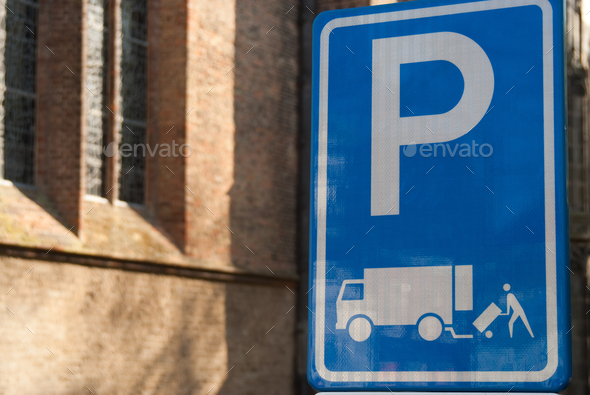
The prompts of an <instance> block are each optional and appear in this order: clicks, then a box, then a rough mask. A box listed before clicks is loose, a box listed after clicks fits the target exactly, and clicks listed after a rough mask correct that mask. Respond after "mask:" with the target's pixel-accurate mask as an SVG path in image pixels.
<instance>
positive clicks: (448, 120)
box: [371, 32, 494, 216]
mask: <svg viewBox="0 0 590 395" xmlns="http://www.w3.org/2000/svg"><path fill="white" fill-rule="evenodd" d="M434 60H446V61H448V62H451V63H452V64H454V65H455V66H457V68H458V69H459V70H460V71H461V74H462V75H463V80H464V84H465V85H464V86H465V87H464V91H463V96H462V97H461V100H460V101H459V103H457V105H456V106H455V107H454V108H453V109H452V110H450V111H449V112H446V113H444V114H437V115H424V116H414V117H403V118H402V117H400V65H401V64H405V63H418V62H428V61H434ZM493 93H494V71H493V70H492V65H491V63H490V60H489V58H488V56H487V55H486V53H485V52H484V51H483V49H482V48H481V47H480V46H479V45H477V44H476V43H475V42H474V41H473V40H471V39H470V38H468V37H466V36H464V35H461V34H458V33H451V32H442V33H430V34H420V35H414V36H403V37H391V38H382V39H377V40H373V93H372V100H373V103H372V130H371V135H372V143H371V144H372V148H371V215H372V216H375V215H397V214H399V193H400V174H399V173H400V170H399V167H400V157H399V152H400V146H402V145H408V144H410V143H412V144H414V143H415V144H430V143H440V142H445V141H450V140H454V139H456V138H459V137H461V136H463V135H464V134H466V133H467V132H469V131H470V130H471V129H472V128H473V127H474V126H475V125H477V124H478V123H479V121H480V120H481V119H482V118H483V116H484V115H485V114H486V111H487V109H488V107H489V105H490V102H491V101H492V96H493Z"/></svg>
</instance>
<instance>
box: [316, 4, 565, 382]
mask: <svg viewBox="0 0 590 395" xmlns="http://www.w3.org/2000/svg"><path fill="white" fill-rule="evenodd" d="M563 8H564V3H563V2H562V1H557V0H488V1H477V2H473V1H461V0H443V1H434V0H418V1H414V2H409V3H401V4H390V5H384V6H377V7H364V8H357V9H349V10H341V11H330V12H325V13H322V14H320V15H319V16H318V17H317V19H316V21H315V23H314V36H313V44H314V50H313V51H314V59H313V77H314V79H313V119H312V122H313V124H312V130H313V136H312V141H313V144H312V158H311V160H312V166H311V168H312V177H311V191H312V194H311V225H310V233H311V236H310V291H309V310H310V312H309V322H310V327H309V331H310V342H309V363H308V379H309V382H310V383H311V384H312V385H313V386H314V387H315V388H317V389H319V390H347V391H351V390H384V391H388V390H389V391H391V390H421V391H425V390H426V391H433V390H447V391H450V390H459V391H467V390H472V391H513V392H515V391H542V392H543V391H559V390H561V389H562V388H564V387H565V386H566V385H567V383H568V381H569V378H570V370H571V368H570V338H569V331H570V330H571V328H570V323H569V271H568V267H567V265H568V235H567V200H566V190H565V183H566V154H565V149H566V148H565V135H566V129H565V126H566V120H565V98H564V96H565V94H564V79H565V77H564V76H565V72H564V63H565V62H564V47H563V41H564V40H563V38H564V34H565V32H564V12H563Z"/></svg>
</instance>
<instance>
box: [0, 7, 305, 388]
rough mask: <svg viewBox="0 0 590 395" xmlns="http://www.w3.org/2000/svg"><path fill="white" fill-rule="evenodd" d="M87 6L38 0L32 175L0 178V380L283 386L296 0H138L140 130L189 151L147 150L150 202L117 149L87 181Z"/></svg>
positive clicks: (290, 339)
mask: <svg viewBox="0 0 590 395" xmlns="http://www.w3.org/2000/svg"><path fill="white" fill-rule="evenodd" d="M84 4H85V2H78V3H76V4H74V3H72V2H70V1H69V0H41V1H40V9H39V42H38V48H39V55H38V58H39V60H38V98H39V100H38V103H39V105H38V120H39V121H38V128H37V136H38V144H37V163H38V164H37V186H36V187H30V188H23V187H22V186H13V185H8V184H7V183H5V182H0V219H1V221H0V266H1V267H2V274H3V276H1V277H2V278H0V289H3V288H6V290H5V291H3V292H2V296H0V297H3V298H4V300H3V303H4V304H5V306H6V307H8V308H5V309H4V313H3V314H6V315H5V321H4V325H2V326H0V349H2V351H3V355H4V356H5V358H6V359H5V361H8V362H0V376H1V377H3V378H6V379H5V380H3V381H2V382H1V383H0V393H7V394H10V393H14V394H22V393H36V392H40V391H43V392H44V393H49V394H52V393H53V394H64V393H65V394H68V393H72V394H73V393H80V391H84V392H86V391H88V390H87V389H86V387H87V388H88V389H89V390H91V391H93V393H95V394H101V393H103V394H104V393H114V394H128V393H162V394H168V393H177V394H184V393H187V394H188V393H195V394H205V393H207V392H208V391H209V394H211V395H212V394H217V393H222V394H255V393H256V394H258V393H259V392H265V393H270V394H274V393H282V394H291V393H293V391H294V389H293V387H294V386H293V382H294V360H295V355H294V354H295V346H294V331H295V320H296V315H295V313H296V311H297V309H296V308H294V307H295V298H296V297H295V295H293V293H292V292H291V291H290V290H288V289H287V288H286V287H285V283H287V284H289V287H290V288H291V289H295V288H296V285H295V281H296V280H295V279H296V261H295V256H296V240H295V238H296V232H297V225H296V216H297V211H296V210H297V208H296V202H297V194H296V190H297V160H298V153H297V146H296V143H297V132H298V129H297V128H298V102H297V93H298V85H297V81H298V73H299V69H298V61H299V52H298V51H299V28H298V24H297V20H298V17H299V12H300V8H299V6H298V4H297V3H290V2H287V1H281V2H273V1H270V0H265V1H263V2H262V3H260V2H257V3H250V2H246V1H242V0H236V2H234V3H231V2H230V3H227V2H224V1H215V2H213V1H208V2H202V1H197V0H173V1H172V2H170V1H167V2H164V1H162V0H149V1H148V5H149V11H148V18H149V21H148V26H149V27H148V32H149V33H148V34H149V44H148V59H149V60H148V133H147V134H148V137H147V142H148V143H149V144H151V145H152V147H153V146H154V145H155V144H160V145H161V144H171V143H172V140H174V141H175V142H176V143H177V144H183V143H188V144H190V145H191V146H192V148H193V154H192V156H190V157H189V158H182V157H172V158H161V157H157V156H156V157H155V158H147V161H146V167H147V174H148V177H147V190H146V202H145V205H143V206H135V205H127V204H124V203H121V202H117V201H116V196H117V193H118V191H117V161H116V160H110V161H108V164H107V166H106V181H105V184H106V187H105V190H108V191H110V194H109V195H107V199H102V198H98V197H88V196H85V195H84V193H85V190H86V188H85V185H84V181H85V177H84V169H85V165H84V152H85V151H84V141H85V130H84V125H85V122H84V110H83V109H84V108H85V106H84V100H85V97H86V96H85V95H88V94H90V93H87V90H86V88H85V82H84V76H83V74H82V70H84V61H85V59H86V57H85V54H84V51H85V48H84V42H85V38H84V34H85V32H84V29H85V6H84ZM109 4H110V21H111V27H113V26H115V25H117V23H118V22H117V21H119V20H120V19H121V15H120V11H119V9H120V0H113V1H109ZM111 33H112V35H113V37H114V39H113V40H112V41H111V42H110V44H109V45H110V52H109V56H110V61H111V62H112V67H111V69H110V71H109V73H110V74H109V76H108V84H107V85H108V90H109V93H110V95H109V97H110V99H109V102H108V106H109V109H110V110H112V111H113V113H114V114H111V115H109V124H110V127H109V134H108V137H107V141H106V142H105V143H108V142H110V141H116V140H117V138H118V133H117V127H119V126H118V125H120V124H121V119H120V117H121V108H120V100H119V98H118V97H117V95H116V94H114V92H118V91H119V90H120V83H121V81H120V67H119V61H118V60H117V56H120V47H121V37H120V29H113V30H111ZM47 47H48V48H47ZM252 47H254V48H252ZM66 66H67V67H69V69H68V68H67V67H66ZM70 70H71V71H70ZM167 133H168V134H167ZM115 159H116V158H115ZM111 187H113V188H114V189H112V190H111ZM72 226H74V228H73V230H72V231H70V228H71V227H72ZM82 229H83V232H82ZM80 236H83V237H80ZM15 251H16V254H17V255H18V256H20V257H21V258H15V257H14V256H13V255H14V254H13V253H14V252H15ZM22 257H28V258H27V259H22ZM32 257H41V258H42V259H45V260H44V261H35V260H33V258H32ZM52 259H54V261H51V260H52ZM66 262H67V263H66ZM72 262H77V263H78V264H72ZM83 265H92V266H99V267H87V266H83ZM164 265H165V266H164ZM33 266H34V269H32V270H31V271H29V270H30V269H31V268H32V267H33ZM109 267H110V268H109ZM112 267H127V268H131V269H130V270H135V271H134V272H131V271H122V270H118V269H117V270H115V269H112ZM142 270H143V271H144V272H142ZM27 272H28V274H27ZM148 272H149V273H160V274H149V273H148ZM162 273H175V274H176V275H167V274H162ZM194 273H197V274H196V275H194ZM182 276H184V277H182ZM195 277H198V278H200V279H195ZM203 278H215V279H217V280H219V279H223V280H224V281H225V282H221V281H210V280H205V279H203ZM248 281H251V282H252V284H250V285H246V282H248ZM268 284H270V285H268ZM12 287H14V288H12ZM6 292H8V293H6Z"/></svg>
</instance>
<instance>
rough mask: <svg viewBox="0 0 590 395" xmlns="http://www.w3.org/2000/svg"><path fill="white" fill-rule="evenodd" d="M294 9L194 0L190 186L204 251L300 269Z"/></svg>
mask: <svg viewBox="0 0 590 395" xmlns="http://www.w3.org/2000/svg"><path fill="white" fill-rule="evenodd" d="M298 12H299V9H298V7H295V6H294V5H293V4H292V3H289V2H287V1H280V2H275V1H263V2H246V1H241V0H238V1H237V2H236V3H235V5H234V4H232V3H227V2H196V1H195V2H192V1H191V2H190V3H189V11H188V18H189V22H188V25H189V29H188V31H189V37H188V48H189V53H188V69H189V70H190V73H189V75H188V99H187V102H188V103H187V106H186V107H187V111H189V110H190V109H191V108H193V106H194V109H193V110H192V111H190V112H189V114H188V117H187V139H188V141H189V142H190V144H191V145H192V146H193V147H194V149H195V153H194V154H193V156H191V157H190V158H188V168H187V185H188V186H189V188H190V189H191V191H192V192H189V191H186V193H185V195H186V196H187V202H188V204H187V207H188V221H189V224H190V225H189V230H188V232H189V233H188V247H187V251H188V253H189V254H190V255H192V256H194V257H196V258H198V259H206V258H207V257H219V259H220V260H223V261H225V262H227V264H230V265H234V266H237V267H240V268H244V269H247V270H256V271H260V270H262V271H266V272H267V273H268V270H267V269H266V266H268V267H269V268H270V269H271V270H272V271H279V272H289V271H292V270H294V269H295V267H294V259H295V258H294V257H295V232H296V227H295V218H296V188H297V179H296V176H297V150H296V140H297V73H298V63H297V62H298V48H299V47H298V34H299V33H298V28H297V15H298ZM209 210H210V211H209Z"/></svg>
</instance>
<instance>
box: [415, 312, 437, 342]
mask: <svg viewBox="0 0 590 395" xmlns="http://www.w3.org/2000/svg"><path fill="white" fill-rule="evenodd" d="M418 333H420V336H422V339H424V340H428V341H433V340H436V339H438V337H439V336H440V334H441V333H442V323H441V322H440V320H439V319H438V318H437V317H435V316H432V315H428V316H426V317H424V318H422V320H421V321H420V323H419V324H418Z"/></svg>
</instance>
